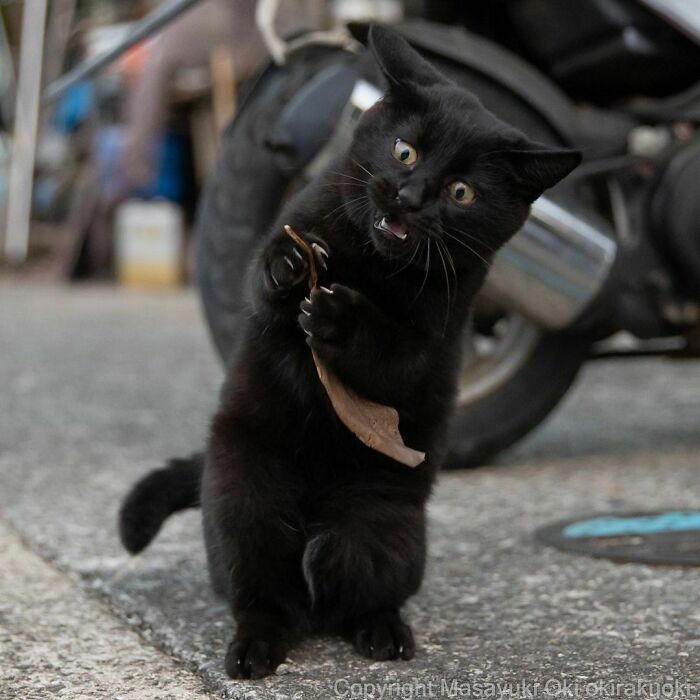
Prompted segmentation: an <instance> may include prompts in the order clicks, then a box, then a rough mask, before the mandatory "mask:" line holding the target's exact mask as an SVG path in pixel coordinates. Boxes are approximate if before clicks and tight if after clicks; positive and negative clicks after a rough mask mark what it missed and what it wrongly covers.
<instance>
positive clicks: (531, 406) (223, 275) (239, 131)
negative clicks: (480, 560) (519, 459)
mask: <svg viewBox="0 0 700 700" xmlns="http://www.w3.org/2000/svg"><path fill="white" fill-rule="evenodd" d="M333 60H337V51H334V50H332V49H324V48H322V47H312V48H309V49H306V50H304V51H303V52H301V53H300V55H298V56H297V57H295V60H293V61H290V62H289V63H287V64H286V65H285V66H284V67H282V68H279V69H273V70H271V71H267V75H266V74H265V73H263V74H262V76H261V77H260V78H259V79H258V81H257V83H256V84H255V85H254V86H253V87H252V89H251V90H250V91H249V93H248V95H247V96H246V97H245V99H244V100H243V104H242V106H241V109H240V110H239V113H238V115H237V116H236V119H235V120H234V122H233V123H232V124H231V126H230V127H229V129H228V130H227V131H226V133H225V134H224V136H223V142H222V144H221V148H220V154H219V158H218V162H217V165H216V167H215V170H214V172H213V173H212V175H211V176H210V178H209V181H208V183H207V186H206V187H205V191H204V193H203V198H202V203H201V206H200V210H199V219H198V226H197V229H198V236H199V243H198V256H197V258H198V260H197V269H198V282H199V288H200V295H201V300H202V304H203V307H204V312H205V316H206V319H207V322H208V325H209V329H210V331H211V335H212V338H213V341H214V344H215V346H216V348H217V350H218V352H219V354H220V356H221V358H222V359H223V361H224V362H227V361H228V359H229V358H230V357H231V356H232V355H233V354H234V353H235V348H236V345H237V342H238V341H239V340H240V329H241V327H242V324H243V321H244V314H245V300H244V293H243V279H244V276H245V271H246V268H247V266H248V263H249V260H250V257H251V253H252V251H253V249H254V248H255V246H256V244H257V242H258V236H259V235H260V234H261V233H262V232H264V231H265V230H266V229H267V227H268V226H269V225H270V224H271V223H272V220H273V219H274V217H275V214H276V212H277V211H278V210H279V206H280V203H281V202H282V200H283V198H284V196H285V193H286V192H287V191H288V190H289V188H290V185H292V186H293V181H294V176H295V175H298V174H297V173H290V172H287V171H285V170H284V168H281V167H280V165H279V162H278V160H277V159H275V155H274V153H272V152H271V151H270V149H269V148H268V144H267V143H266V138H267V135H268V134H269V132H270V128H271V126H272V125H273V124H274V123H275V121H276V119H277V118H278V117H279V114H280V111H281V109H282V108H283V106H284V105H285V104H286V103H287V101H288V100H289V99H291V97H292V96H293V95H295V94H296V92H297V91H298V90H299V89H300V88H301V87H302V86H303V85H304V84H305V83H306V81H308V79H309V78H310V76H312V75H314V74H315V73H316V72H317V71H319V70H322V69H323V67H325V65H327V64H328V63H329V62H332V61H333ZM451 68H452V70H451V71H450V73H452V74H453V77H454V73H453V71H454V66H452V67H451ZM475 80H478V78H477V77H476V76H474V75H472V76H469V80H467V81H466V83H467V84H468V86H469V87H471V89H476V91H477V93H478V94H480V96H482V100H483V101H484V102H485V103H486V104H487V106H488V107H490V108H491V109H492V110H494V111H496V112H499V110H497V109H494V107H493V105H489V104H488V102H487V100H486V99H484V92H483V91H479V90H478V86H475V85H474V81H475ZM460 82H462V81H460ZM504 111H505V113H509V112H511V113H513V106H512V105H511V104H508V105H507V108H506V109H505V110H504ZM501 113H502V112H501ZM515 113H517V114H522V115H524V116H526V122H527V123H525V124H521V125H520V126H521V128H523V129H524V130H526V131H527V132H528V133H529V134H530V135H532V136H535V137H537V136H538V134H537V128H536V127H537V123H536V120H534V119H533V115H532V113H530V114H528V115H526V114H525V110H523V107H522V104H520V105H519V107H518V109H516V110H515ZM511 121H514V120H513V119H512V118H511ZM533 125H534V126H533ZM533 132H534V133H533ZM539 136H540V138H544V139H545V140H546V139H547V138H548V139H549V141H550V142H552V135H551V132H549V130H548V129H547V128H546V127H545V126H544V125H543V127H542V129H541V133H540V134H539ZM465 343H466V348H465V363H464V366H463V369H462V375H461V381H460V390H459V397H458V407H457V411H456V414H455V416H454V419H453V422H452V429H451V452H450V456H449V459H448V460H447V463H446V465H445V468H460V467H469V466H475V465H478V464H482V463H484V462H486V461H488V460H489V459H491V458H492V457H493V456H494V455H495V454H496V453H498V452H500V451H502V450H504V449H505V448H507V447H509V446H510V445H512V444H513V443H514V442H516V441H517V440H519V439H520V438H521V437H523V436H524V435H525V434H527V433H528V432H529V431H530V430H532V429H533V428H534V427H535V426H536V425H538V424H539V423H540V422H541V421H542V420H543V419H544V418H545V417H546V416H547V415H548V414H549V412H550V411H551V410H552V409H553V408H554V406H555V405H556V404H557V403H558V402H559V400H560V399H561V398H562V397H563V396H564V394H565V393H566V392H567V390H568V389H569V387H570V386H571V384H572V382H573V381H574V379H575V377H576V374H577V372H578V370H579V368H580V366H581V364H582V363H583V361H584V359H585V357H586V355H587V352H588V346H587V344H586V343H585V342H582V340H581V338H572V337H567V336H565V335H553V334H546V333H544V332H542V331H541V330H540V329H539V328H537V327H536V326H535V325H534V324H532V323H531V322H529V321H528V320H526V319H524V318H523V317H520V316H517V315H515V314H513V313H510V312H508V311H506V310H501V311H500V312H499V311H496V313H494V309H489V310H488V313H486V314H481V313H480V311H479V307H478V306H477V310H476V313H475V324H474V329H473V330H472V331H471V332H470V333H469V334H468V336H467V337H466V338H465Z"/></svg>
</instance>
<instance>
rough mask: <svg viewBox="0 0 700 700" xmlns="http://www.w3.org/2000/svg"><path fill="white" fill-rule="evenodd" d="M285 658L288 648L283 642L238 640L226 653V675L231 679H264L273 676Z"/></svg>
mask: <svg viewBox="0 0 700 700" xmlns="http://www.w3.org/2000/svg"><path fill="white" fill-rule="evenodd" d="M285 657H286V647H285V645H284V644H283V643H281V642H276V641H272V640H267V639H245V638H244V639H240V638H236V639H234V640H233V641H232V642H231V645H230V646H229V648H228V652H227V653H226V661H225V666H226V673H227V674H228V675H229V676H230V677H231V678H246V679H248V678H249V679H251V680H256V679H258V678H264V677H265V676H269V675H271V674H273V673H274V672H275V669H276V668H277V667H278V666H279V665H280V664H281V663H282V662H283V661H284V659H285Z"/></svg>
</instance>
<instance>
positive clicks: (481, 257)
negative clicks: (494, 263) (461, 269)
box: [442, 229, 489, 266]
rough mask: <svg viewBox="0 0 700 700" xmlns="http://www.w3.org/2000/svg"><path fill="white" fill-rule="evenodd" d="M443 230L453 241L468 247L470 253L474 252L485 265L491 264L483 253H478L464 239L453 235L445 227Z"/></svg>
mask: <svg viewBox="0 0 700 700" xmlns="http://www.w3.org/2000/svg"><path fill="white" fill-rule="evenodd" d="M442 232H443V233H444V234H445V235H446V236H447V237H448V238H451V239H452V240H453V241H455V242H456V243H459V245H461V246H463V247H464V248H466V249H467V250H468V251H469V252H470V253H472V255H475V256H476V257H477V258H479V260H481V262H483V263H484V265H487V266H488V265H489V262H488V260H486V258H484V256H483V255H481V254H479V253H478V252H477V251H476V250H474V248H472V247H471V246H470V245H468V244H467V243H465V242H464V241H460V240H459V238H457V237H456V236H453V235H452V234H451V233H448V232H447V231H446V230H445V229H443V231H442Z"/></svg>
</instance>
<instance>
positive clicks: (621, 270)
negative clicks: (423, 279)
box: [198, 0, 700, 467]
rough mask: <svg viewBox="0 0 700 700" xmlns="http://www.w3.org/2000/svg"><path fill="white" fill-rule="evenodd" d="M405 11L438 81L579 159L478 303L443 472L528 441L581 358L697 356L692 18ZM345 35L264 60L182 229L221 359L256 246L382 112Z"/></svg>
mask: <svg viewBox="0 0 700 700" xmlns="http://www.w3.org/2000/svg"><path fill="white" fill-rule="evenodd" d="M420 14H421V16H420V17H413V18H409V19H407V20H406V21H403V22H401V23H399V24H398V25H397V27H398V29H399V30H400V31H401V32H402V34H403V35H404V36H405V37H406V38H407V39H408V41H409V42H410V43H411V44H412V45H413V46H414V47H416V48H417V49H418V50H419V51H421V52H422V53H423V54H424V55H425V56H426V58H428V59H429V60H430V61H433V62H434V63H435V64H436V65H437V66H438V67H439V68H440V70H442V71H443V72H445V73H446V74H448V75H449V76H450V77H451V78H452V79H453V80H454V81H455V82H457V83H459V84H460V85H463V86H465V87H466V88H468V89H470V90H472V91H473V92H475V93H476V94H477V95H478V96H479V97H480V98H481V100H482V102H483V103H484V104H485V106H486V107H488V108H489V109H490V110H491V111H493V112H494V113H496V114H497V115H498V116H500V117H501V118H502V119H504V120H506V121H509V122H511V123H513V124H515V125H517V126H518V127H520V128H521V129H522V130H523V131H525V132H526V133H527V134H528V135H529V136H530V137H532V138H534V139H536V140H539V141H543V142H548V143H551V144H560V145H571V146H576V147H579V148H581V149H582V150H583V152H584V163H583V165H582V166H581V167H579V168H578V169H577V170H576V171H575V172H574V173H573V174H572V175H571V176H570V177H568V178H567V179H566V180H565V181H564V182H562V183H561V184H560V185H558V186H557V187H556V188H554V189H553V190H551V191H549V192H548V193H547V195H546V196H545V197H542V198H540V199H539V200H538V201H536V202H535V204H534V205H533V207H532V214H531V216H530V218H529V220H528V221H527V223H526V224H525V226H524V227H523V229H522V230H521V231H520V232H519V233H518V234H517V235H516V236H515V238H514V239H513V240H512V241H511V243H509V244H508V245H507V246H506V247H505V248H504V249H503V250H502V251H501V253H500V254H499V255H498V257H497V259H496V261H495V263H494V266H493V268H492V271H491V273H490V275H489V277H488V280H487V282H486V285H485V287H484V289H483V291H482V293H481V294H480V296H479V300H478V304H477V308H476V311H475V315H474V323H473V328H472V330H471V331H470V332H469V333H468V334H467V335H466V336H465V339H464V348H465V354H464V365H463V369H462V374H461V382H460V391H459V397H458V409H457V413H456V416H455V420H454V425H453V433H452V453H451V456H450V459H449V464H448V466H450V467H463V466H469V465H473V464H477V463H481V462H484V461H486V460H488V459H490V458H491V457H493V456H494V455H495V454H496V453H497V452H498V451H500V450H503V449H504V448H506V447H508V446H509V445H511V444H512V443H514V442H515V441H516V440H518V439H519V438H521V437H522V436H524V435H525V434H526V433H528V432H529V431H530V430H532V429H533V428H534V427H535V426H537V425H538V424H539V423H540V422H541V421H542V420H543V419H544V418H545V417H546V416H547V415H548V414H549V412H550V411H551V410H552V409H553V408H554V406H555V405H556V404H557V402H558V401H559V400H560V399H561V398H562V397H563V396H564V395H565V394H566V392H567V390H568V389H569V387H570V386H571V384H572V382H573V381H574V379H575V377H576V375H577V372H578V370H579V368H580V367H581V365H582V363H583V362H584V361H585V360H586V359H589V358H590V359H595V358H600V357H611V356H615V357H627V356H630V355H639V354H647V353H651V354H663V355H667V356H671V357H687V356H689V355H694V356H700V184H699V183H700V131H698V126H699V125H700V82H699V81H700V5H698V3H697V2H696V1H693V2H690V1H689V2H686V3H678V2H673V1H672V0H669V1H664V0H639V1H636V0H582V1H581V2H578V3H563V2H560V0H503V1H501V2H493V3H482V2H478V3H477V2H473V1H469V2H465V1H463V2H459V3H454V2H441V1H439V0H434V1H432V2H427V3H425V6H424V8H423V10H422V12H421V13H420ZM268 29H269V27H268ZM350 29H351V33H352V36H350V35H348V36H347V41H346V42H345V43H344V42H343V41H330V40H328V37H325V38H324V37H322V36H321V37H319V38H318V40H311V41H303V40H302V41H300V40H299V39H297V40H296V41H295V44H294V47H293V50H289V51H286V52H282V53H281V57H280V52H279V46H280V45H279V44H277V50H278V60H279V61H280V62H279V63H270V64H269V65H268V66H266V67H265V68H264V69H263V70H261V71H260V73H259V74H258V76H257V77H256V79H255V80H254V81H252V82H251V83H250V84H249V86H248V87H247V90H246V92H245V95H243V96H242V99H241V102H240V108H239V111H238V113H237V115H236V117H235V119H234V121H233V123H232V124H231V125H230V127H229V128H228V130H227V131H226V133H225V135H224V140H223V146H222V148H221V154H220V158H219V162H218V165H217V167H216V169H215V171H214V172H213V174H212V176H211V178H210V180H209V183H208V185H207V187H206V191H205V193H204V197H203V201H202V204H201V209H200V216H199V225H198V228H199V242H200V243H199V261H198V265H199V270H198V276H199V284H200V289H201V295H202V301H203V305H204V310H205V313H206V317H207V320H208V323H209V326H210V329H211V333H212V337H213V340H214V342H215V345H216V347H217V349H218V351H219V353H220V354H221V357H222V358H223V359H224V360H226V359H227V358H228V357H230V355H231V354H232V352H233V351H234V348H235V345H236V340H237V338H238V334H239V329H240V327H241V317H242V314H243V313H244V311H245V302H244V294H243V292H242V282H243V278H244V270H245V268H246V266H247V265H248V261H249V259H250V255H251V251H252V250H253V248H254V247H255V246H256V245H257V243H258V240H259V237H260V236H261V235H263V234H264V233H265V232H266V230H267V229H268V227H269V225H270V224H271V223H272V221H273V219H274V218H275V216H276V213H277V211H278V209H279V207H280V204H281V203H282V202H283V201H284V199H285V198H286V197H288V196H289V195H290V194H291V193H293V192H294V191H296V190H297V189H298V188H299V187H300V186H302V185H303V184H304V182H306V181H307V180H308V179H309V178H310V177H312V176H313V175H314V174H316V173H317V172H319V171H320V170H321V169H322V168H323V167H324V166H325V164H327V163H328V162H329V160H330V159H331V158H332V157H333V155H334V154H336V153H338V152H340V151H341V150H342V148H344V146H345V145H347V143H348V142H349V140H350V138H351V135H352V129H353V126H354V123H355V122H356V120H357V119H358V117H359V115H360V114H361V113H362V111H363V110H365V109H367V108H368V107H369V106H371V104H373V102H374V101H375V100H376V99H377V98H378V97H379V96H380V95H381V92H382V88H383V86H382V84H381V80H380V78H379V76H378V74H377V73H376V71H375V70H374V68H373V66H372V65H371V62H370V61H369V60H368V58H367V56H366V55H365V54H363V53H362V52H361V51H360V52H358V51H357V46H358V42H359V43H361V42H362V40H363V36H364V34H365V33H366V26H364V25H361V24H360V25H354V26H352V27H351V28H350ZM336 38H337V37H336ZM277 41H279V38H277ZM282 60H283V62H282ZM699 388H700V386H699ZM631 437H632V436H631Z"/></svg>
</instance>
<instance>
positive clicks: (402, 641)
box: [353, 620, 416, 661]
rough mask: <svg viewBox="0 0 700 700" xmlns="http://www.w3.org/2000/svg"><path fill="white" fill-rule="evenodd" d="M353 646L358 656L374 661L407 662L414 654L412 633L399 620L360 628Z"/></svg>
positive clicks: (384, 621) (379, 621) (378, 621)
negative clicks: (401, 660) (402, 660)
mask: <svg viewBox="0 0 700 700" xmlns="http://www.w3.org/2000/svg"><path fill="white" fill-rule="evenodd" d="M353 644H354V646H355V649H356V650H357V651H358V652H359V653H360V654H362V655H363V656H366V657H368V658H370V659H374V660H375V661H394V660H396V659H405V660H408V659H412V658H413V657H414V655H415V653H416V645H415V642H414V640H413V632H411V628H410V627H409V626H408V625H407V624H405V623H404V622H401V621H400V620H391V621H386V620H377V621H374V622H368V623H367V624H365V625H362V626H360V627H359V628H358V629H357V630H356V631H355V634H354V636H353Z"/></svg>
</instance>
